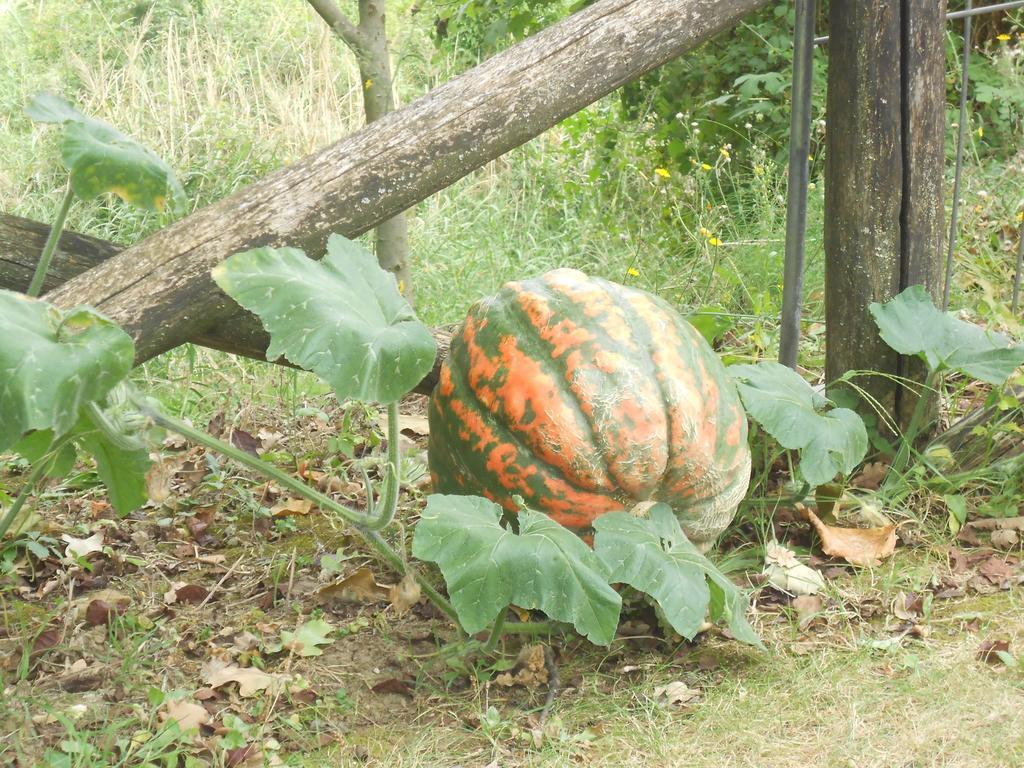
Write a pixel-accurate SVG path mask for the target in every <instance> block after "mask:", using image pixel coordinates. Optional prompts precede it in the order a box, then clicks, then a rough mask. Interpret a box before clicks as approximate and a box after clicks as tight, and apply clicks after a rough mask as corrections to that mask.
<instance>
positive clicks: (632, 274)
mask: <svg viewBox="0 0 1024 768" xmlns="http://www.w3.org/2000/svg"><path fill="white" fill-rule="evenodd" d="M626 274H627V275H629V276H630V277H640V270H639V269H637V268H636V267H630V268H629V269H627V270H626Z"/></svg>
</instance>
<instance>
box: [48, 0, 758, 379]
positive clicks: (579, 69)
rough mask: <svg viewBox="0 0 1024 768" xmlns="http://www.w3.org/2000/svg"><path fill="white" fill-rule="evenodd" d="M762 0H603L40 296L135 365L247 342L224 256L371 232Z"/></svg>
mask: <svg viewBox="0 0 1024 768" xmlns="http://www.w3.org/2000/svg"><path fill="white" fill-rule="evenodd" d="M766 3H767V0H599V1H598V2H596V3H595V4H593V5H591V6H589V7H587V8H585V9H584V10H582V11H580V12H578V13H576V14H574V15H573V16H571V17H569V18H568V19H566V20H564V21H562V22H561V23H559V24H556V25H555V26H553V27H551V28H549V29H547V30H545V31H543V32H541V33H539V34H537V35H535V36H534V37H531V38H529V39H528V40H525V41H523V42H522V43H519V44H518V45H516V46H513V47H512V48H509V49H508V50H506V51H505V52H504V53H502V54H499V55H498V56H495V57H494V58H492V59H489V60H488V61H486V62H484V63H483V64H481V65H480V66H478V67H476V68H475V69H473V70H471V71H469V72H467V73H465V74H464V75H461V76H459V77H457V78H455V79H453V80H451V81H449V82H448V83H446V84H445V85H443V86H441V87H439V88H437V89H436V90H434V91H432V92H431V93H429V94H427V95H426V96H424V97H423V98H421V99H419V100H417V101H415V102H413V103H412V104H410V105H408V106H407V107H405V108H403V109H401V110H398V111H397V112H392V113H391V114H389V115H388V116H386V117H384V118H383V119H381V120H379V121H377V122H375V123H373V125H372V126H368V127H367V128H365V129H363V130H361V131H359V132H357V133H355V134H353V135H351V136H349V137H347V138H345V139H343V140H341V141H339V142H337V143H336V144H334V145H332V146H330V147H328V148H326V149H324V150H322V151H320V152H317V153H315V154H313V155H310V156H308V157H306V158H304V159H303V160H301V161H299V162H298V163H296V164H294V165H292V166H290V167H287V168H284V169H281V170H279V171H277V172H275V173H273V174H270V175H269V176H267V177H266V178H264V179H262V180H261V181H259V182H257V183H255V184H253V185H252V186H250V187H248V188H246V189H243V190H241V191H239V192H237V193H235V194H233V195H231V196H230V197H228V198H226V199H224V200H221V201H220V202H217V203H215V204H213V205H210V206H207V207H206V208H203V209H202V210H200V211H197V212H196V213H194V214H192V215H191V216H188V217H186V218H185V219H183V220H181V221H179V222H177V223H176V224H173V225H171V226H170V227H167V228H166V229H164V230H161V231H160V232H158V233H156V234H154V235H153V236H151V237H149V238H147V239H146V240H144V241H142V242H141V243H139V244H137V245H134V246H132V247H130V248H127V249H126V250H124V251H123V252H121V253H120V254H118V255H116V256H114V257H113V258H111V259H109V260H107V261H106V262H104V263H103V264H102V265H100V266H98V267H96V268H94V269H90V270H89V271H88V272H86V273H84V274H82V275H80V276H79V277H76V278H74V279H72V280H71V281H69V282H68V283H66V284H65V285H63V286H62V287H60V288H58V289H57V290H55V291H53V292H52V293H50V294H48V295H47V298H48V299H49V300H50V301H52V302H54V303H56V304H57V305H59V306H65V307H66V306H70V305H75V304H80V303H87V304H91V305H92V306H94V307H97V308H98V309H99V310H100V311H102V312H104V313H105V314H107V315H108V316H110V317H111V318H113V319H114V320H115V321H117V322H118V323H120V324H121V325H122V326H123V327H124V328H125V329H126V330H127V331H128V332H129V333H130V334H131V335H132V336H133V338H134V339H135V342H136V351H137V360H139V361H142V360H146V359H149V358H151V357H153V356H155V355H157V354H159V353H160V352H163V351H165V350H167V349H170V348H172V347H174V346H177V345H178V344H180V343H182V342H184V341H187V340H188V339H197V338H202V339H205V341H204V343H207V344H209V345H211V346H212V345H214V340H215V339H228V340H230V343H231V346H233V347H236V348H248V349H250V350H255V348H257V347H262V346H263V342H262V340H260V339H259V335H258V334H256V333H254V331H255V330H256V329H258V325H257V324H256V323H255V322H254V321H253V319H252V318H251V317H250V318H249V319H248V320H244V319H240V318H238V317H237V315H238V314H239V312H238V308H237V306H236V305H235V304H234V303H233V302H232V301H231V300H230V299H228V298H227V297H226V296H224V294H222V293H221V292H220V291H219V290H218V289H217V287H216V286H215V285H214V283H213V281H212V280H211V279H210V269H211V268H212V267H214V266H215V265H216V264H217V263H218V262H219V261H221V260H223V259H224V258H226V257H227V256H229V255H230V254H232V253H234V252H236V251H239V250H244V249H247V248H252V247H256V246H260V245H285V244H287V245H292V246H298V247H302V248H304V249H305V250H306V252H307V253H309V254H311V255H319V254H320V253H321V251H322V248H323V245H324V242H325V240H326V237H327V235H328V234H329V233H330V232H341V233H342V234H344V235H347V236H349V237H353V236H356V235H358V234H361V233H362V232H365V231H366V230H368V229H370V228H372V227H374V226H376V225H377V224H379V223H380V222H382V221H385V220H386V219H388V218H390V217H392V216H394V215H396V214H398V213H399V212H401V211H403V210H405V209H406V208H408V207H409V206H411V205H413V204H415V203H416V202H418V201H420V200H422V199H424V198H426V197H428V196H429V195H431V194H433V193H434V192H436V191H437V190H439V189H443V188H444V187H446V186H448V185H450V184H452V183H453V182H455V181H456V180H458V179H459V178H461V177H462V176H465V175H466V174H468V173H469V172H470V171H472V170H474V169H476V168H479V167H480V166H482V165H483V164H485V163H487V162H488V161H490V160H492V159H494V158H496V157H498V156H499V155H501V154H503V153H505V152H507V151H508V150H510V149H512V148H514V147H516V146H519V145H520V144H523V143H525V142H526V141H528V140H529V139H531V138H533V137H534V136H537V135H538V134H540V133H541V132H543V131H544V130H546V129H547V128H549V127H551V126H552V125H554V124H555V123H557V122H558V121H560V120H562V119H563V118H565V117H568V116H570V115H572V114H573V113H575V112H577V111H579V110H580V109H582V108H583V107H585V106H586V105H588V104H590V103H591V102H593V101H595V100H597V99H598V98H600V97H601V96H604V95H605V94H607V93H610V92H611V91H613V90H614V89H616V88H618V87H619V86H621V85H623V84H624V83H626V82H628V81H629V80H632V79H634V78H636V77H638V76H640V75H642V74H644V73H645V72H647V71H649V70H651V69H653V68H655V67H657V66H658V65H660V64H662V63H664V62H665V61H668V60H669V59H672V58H674V57H676V56H679V55H680V54H682V53H684V52H686V51H687V50H689V49H691V48H693V47H695V46H696V45H698V44H699V43H701V42H703V41H705V40H707V39H708V38H710V37H712V36H713V35H715V34H716V33H718V32H720V31H722V30H724V29H727V28H728V27H730V26H732V25H733V24H735V23H736V22H737V21H738V20H739V19H740V18H742V16H744V15H745V14H747V13H749V12H750V11H752V10H754V9H756V8H758V7H760V6H762V5H765V4H766ZM225 346H227V345H225Z"/></svg>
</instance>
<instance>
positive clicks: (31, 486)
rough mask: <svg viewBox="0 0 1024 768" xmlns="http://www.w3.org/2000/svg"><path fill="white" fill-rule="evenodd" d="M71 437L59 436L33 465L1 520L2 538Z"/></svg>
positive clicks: (0, 530)
mask: <svg viewBox="0 0 1024 768" xmlns="http://www.w3.org/2000/svg"><path fill="white" fill-rule="evenodd" d="M70 440H71V437H70V436H69V435H65V436H64V437H61V438H58V439H56V440H54V441H53V443H52V444H51V445H50V448H49V450H47V452H46V454H45V455H43V456H42V457H40V459H39V461H37V462H36V463H35V464H33V465H32V471H31V472H30V473H29V475H28V479H26V480H25V485H23V486H22V488H21V491H20V492H19V493H18V497H17V498H16V499H15V500H14V502H13V503H12V504H11V508H10V509H9V510H7V514H6V515H4V518H3V520H0V539H3V537H4V536H6V535H7V531H8V530H10V528H11V526H12V525H13V524H14V521H15V520H17V519H18V515H19V513H20V512H21V510H22V507H24V506H25V502H26V501H28V498H29V496H31V495H32V491H34V490H35V487H36V485H37V484H38V483H39V481H40V480H41V479H42V478H43V475H45V474H46V470H47V469H48V468H49V467H50V465H51V464H52V462H51V461H50V459H51V457H52V456H53V455H54V454H55V453H57V451H59V450H61V449H62V448H63V447H64V446H65V445H67V444H68V442H70Z"/></svg>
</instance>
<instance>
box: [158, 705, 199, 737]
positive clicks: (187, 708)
mask: <svg viewBox="0 0 1024 768" xmlns="http://www.w3.org/2000/svg"><path fill="white" fill-rule="evenodd" d="M160 717H161V719H162V720H163V721H164V722H170V721H172V720H173V721H174V722H176V723H177V724H178V728H180V729H181V732H182V733H188V732H189V731H198V730H199V726H201V725H209V723H210V713H209V712H207V711H206V707H204V706H202V705H201V704H196V703H195V702H194V701H189V700H188V699H181V700H180V701H172V702H169V703H168V704H167V706H166V707H165V708H164V711H163V712H161V713H160Z"/></svg>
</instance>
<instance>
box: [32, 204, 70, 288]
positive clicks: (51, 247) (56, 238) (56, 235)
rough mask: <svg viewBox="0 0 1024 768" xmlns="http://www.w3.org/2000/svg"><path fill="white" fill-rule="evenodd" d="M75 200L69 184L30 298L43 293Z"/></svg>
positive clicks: (44, 251)
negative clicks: (51, 263) (47, 275)
mask: <svg viewBox="0 0 1024 768" xmlns="http://www.w3.org/2000/svg"><path fill="white" fill-rule="evenodd" d="M74 199H75V193H74V191H73V190H72V189H71V184H68V191H67V192H65V193H64V201H63V202H62V203H61V204H60V210H59V211H58V212H57V219H56V220H55V221H54V222H53V226H52V227H51V228H50V235H49V237H47V238H46V244H45V245H44V246H43V255H42V256H40V257H39V263H38V264H36V272H35V274H34V275H32V282H31V283H30V284H29V286H28V291H27V293H28V295H29V296H38V295H39V294H40V293H42V291H43V280H45V279H46V273H47V272H48V271H49V270H50V262H51V261H53V254H55V253H56V252H57V243H59V242H60V235H61V233H62V232H63V231H64V222H65V221H66V220H67V218H68V210H70V208H71V201H72V200H74Z"/></svg>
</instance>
